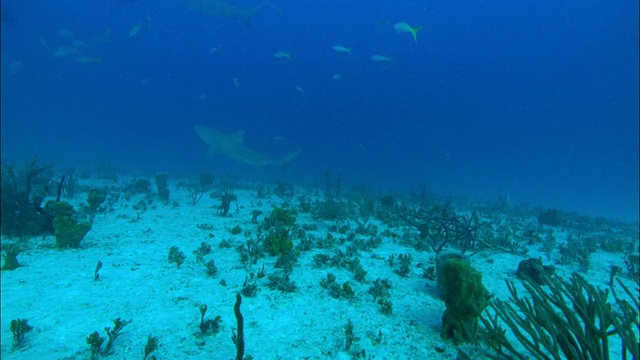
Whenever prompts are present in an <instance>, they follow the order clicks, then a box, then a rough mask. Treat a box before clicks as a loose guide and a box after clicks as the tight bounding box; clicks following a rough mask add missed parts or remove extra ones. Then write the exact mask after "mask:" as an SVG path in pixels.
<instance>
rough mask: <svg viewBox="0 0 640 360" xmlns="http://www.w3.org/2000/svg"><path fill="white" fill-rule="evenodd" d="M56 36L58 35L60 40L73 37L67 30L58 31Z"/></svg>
mask: <svg viewBox="0 0 640 360" xmlns="http://www.w3.org/2000/svg"><path fill="white" fill-rule="evenodd" d="M58 35H59V36H60V37H61V38H65V39H68V38H70V37H73V32H71V31H69V30H67V29H61V30H60V31H58Z"/></svg>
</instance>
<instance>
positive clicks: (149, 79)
mask: <svg viewBox="0 0 640 360" xmlns="http://www.w3.org/2000/svg"><path fill="white" fill-rule="evenodd" d="M150 81H151V78H147V79H144V80H142V81H140V84H142V85H147V84H148V83H149V82H150Z"/></svg>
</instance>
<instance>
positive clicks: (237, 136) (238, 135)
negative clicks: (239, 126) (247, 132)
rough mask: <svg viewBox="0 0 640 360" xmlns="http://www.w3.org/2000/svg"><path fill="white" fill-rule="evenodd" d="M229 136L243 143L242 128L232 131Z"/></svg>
mask: <svg viewBox="0 0 640 360" xmlns="http://www.w3.org/2000/svg"><path fill="white" fill-rule="evenodd" d="M231 137H233V138H234V139H235V140H237V141H239V142H241V143H244V130H238V131H236V132H234V133H233V134H231Z"/></svg>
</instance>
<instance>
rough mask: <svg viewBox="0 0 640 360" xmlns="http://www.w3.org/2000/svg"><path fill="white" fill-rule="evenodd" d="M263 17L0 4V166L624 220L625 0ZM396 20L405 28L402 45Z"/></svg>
mask: <svg viewBox="0 0 640 360" xmlns="http://www.w3.org/2000/svg"><path fill="white" fill-rule="evenodd" d="M235 4H236V5H237V6H241V7H249V6H252V5H255V4H256V3H255V2H252V1H249V0H237V2H236V3H235ZM273 5H274V6H267V7H265V8H264V9H263V10H261V11H260V12H258V13H257V14H256V15H255V16H253V17H252V19H251V25H252V27H251V28H247V27H246V26H245V25H244V24H243V23H242V21H240V20H229V19H221V18H219V17H215V16H211V15H207V14H202V13H199V12H197V11H193V10H190V8H189V6H188V5H187V3H185V2H184V1H182V0H172V1H169V0H164V1H151V0H138V1H136V2H133V3H119V2H117V1H115V0H100V1H69V0H59V1H55V2H54V1H34V0H26V1H17V0H14V1H10V0H6V1H3V2H2V7H3V18H4V20H6V21H4V22H3V23H2V55H1V56H2V159H3V160H4V161H8V162H11V163H14V164H21V163H22V162H24V161H26V159H29V158H32V157H33V156H39V157H40V158H41V159H42V160H43V161H44V162H46V163H50V164H53V165H55V166H56V169H57V170H59V171H61V172H64V171H65V170H66V169H67V168H68V167H71V166H73V167H75V168H77V169H79V170H80V171H82V170H83V169H84V171H93V170H94V169H96V168H97V166H98V165H97V164H99V163H100V162H101V161H108V162H112V163H114V164H117V165H118V166H119V167H120V168H121V169H126V171H129V172H132V173H135V174H139V175H145V174H147V175H148V174H152V173H154V172H156V171H169V172H170V173H171V174H172V176H175V177H176V178H177V177H179V176H190V175H194V174H196V173H197V172H199V171H203V170H207V171H211V172H213V173H215V174H218V175H233V176H235V177H238V178H246V179H256V178H259V179H260V178H264V179H277V178H279V177H286V178H287V179H290V180H292V181H294V182H299V183H314V182H316V183H320V182H321V180H322V174H323V173H324V171H325V170H327V169H329V170H331V171H332V172H333V173H335V174H338V175H339V176H340V177H341V178H342V179H343V181H344V182H345V184H349V185H364V186H366V187H369V188H371V189H375V190H377V191H398V192H408V191H410V190H411V189H415V188H416V185H417V184H418V183H419V182H425V183H426V184H427V185H428V187H429V189H430V190H431V191H433V192H434V193H437V194H443V195H465V196H472V197H479V198H483V199H488V200H491V199H497V197H498V194H502V195H507V196H509V198H510V200H511V201H512V202H514V203H518V202H524V203H530V204H533V205H540V206H544V207H559V208H563V209H565V210H569V211H577V212H579V213H583V214H589V215H597V216H606V217H615V218H619V219H623V220H627V221H637V218H638V2H637V1H631V0H621V1H601V0H585V1H568V0H560V1H557V0H553V1H551V0H543V1H513V0H503V1H495V0H488V1H455V0H454V1H450V0H446V1H445V0H437V1H429V2H426V1H389V0H386V1H375V2H374V1H366V2H364V1H348V0H341V1H292V0H280V1H278V0H274V1H273ZM400 21H405V22H408V23H409V24H411V25H412V26H418V25H424V26H425V27H424V28H423V29H422V30H420V31H419V32H418V42H417V43H416V42H414V40H413V38H412V37H411V35H410V34H407V33H402V34H398V33H397V32H396V31H395V30H394V29H393V24H395V23H397V22H400ZM137 25H140V29H139V31H138V33H137V34H135V36H130V32H131V31H132V29H133V28H134V27H135V26H137ZM63 29H64V30H66V32H64V31H63V32H60V30H63ZM77 41H80V42H81V43H77ZM74 42H76V43H75V44H74ZM334 45H343V46H346V47H349V48H351V49H352V55H348V54H343V53H338V52H336V51H334V50H332V49H331V47H332V46H334ZM62 47H68V49H73V53H72V54H70V55H66V56H61V55H60V53H58V55H55V54H56V52H58V51H59V50H60V49H61V48H62ZM68 49H67V50H68ZM278 51H282V52H291V60H290V61H289V60H287V59H280V58H276V57H274V53H276V52H278ZM374 54H379V55H385V56H389V57H391V60H392V61H391V63H377V62H374V61H372V60H371V59H370V58H371V56H372V55H374ZM83 56H84V58H81V57H83ZM79 58H81V59H84V61H90V62H89V63H83V62H77V61H76V60H77V59H79ZM334 74H340V75H341V77H340V79H337V80H336V79H333V77H332V76H333V75H334ZM234 78H235V79H237V81H238V83H239V86H238V87H237V88H236V86H235V84H234V81H233V79H234ZM296 86H297V87H299V88H300V89H301V90H302V92H301V91H299V90H298V89H297V88H296ZM196 124H200V125H205V126H209V127H213V128H217V129H220V130H224V131H229V132H231V131H235V130H239V129H245V130H246V134H245V142H246V143H247V145H248V146H249V147H251V148H254V149H256V150H259V151H260V152H263V153H266V154H270V155H273V156H281V155H284V154H286V153H289V152H291V151H294V150H296V149H302V152H301V154H300V155H299V156H298V158H296V159H295V160H294V161H293V162H292V163H291V164H290V165H289V166H288V167H287V169H286V173H285V174H282V173H281V172H280V171H279V170H273V169H272V170H269V169H266V170H265V169H256V168H252V167H250V166H246V165H242V164H237V163H234V162H233V161H229V160H227V159H223V158H219V157H214V158H209V157H208V156H207V147H206V146H205V144H204V143H203V142H202V141H200V139H199V138H198V137H197V136H196V134H195V133H194V131H193V129H192V127H193V126H194V125H196ZM123 171H124V170H123Z"/></svg>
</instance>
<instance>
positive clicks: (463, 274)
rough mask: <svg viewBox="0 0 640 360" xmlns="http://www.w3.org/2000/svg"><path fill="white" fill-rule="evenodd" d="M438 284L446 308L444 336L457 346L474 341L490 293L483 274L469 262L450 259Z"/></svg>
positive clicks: (445, 263) (444, 263)
mask: <svg viewBox="0 0 640 360" xmlns="http://www.w3.org/2000/svg"><path fill="white" fill-rule="evenodd" d="M440 275H441V278H440V279H438V285H439V288H440V291H441V292H442V293H441V295H442V299H443V300H444V303H445V305H446V307H447V309H446V310H445V312H444V314H443V315H442V333H441V334H440V336H442V337H443V338H445V339H453V341H454V342H455V343H460V342H473V341H474V337H475V333H476V330H477V328H478V319H479V317H480V314H481V313H482V312H483V311H484V309H485V308H486V307H487V305H488V302H489V298H490V294H489V291H487V289H486V288H485V287H484V285H483V284H482V274H481V273H480V272H478V271H477V270H476V269H474V268H473V267H472V266H471V263H470V262H469V260H467V259H460V258H451V259H448V260H446V261H445V262H443V263H442V269H441V274H440Z"/></svg>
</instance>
